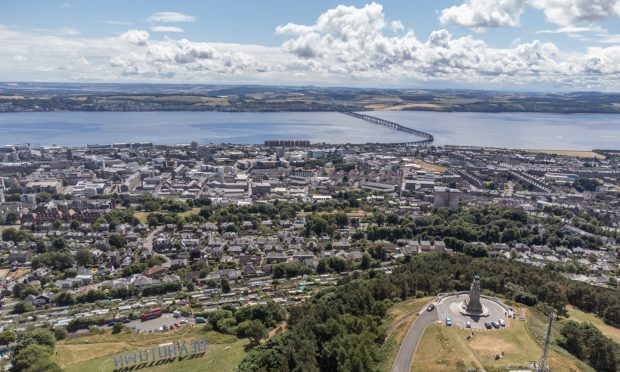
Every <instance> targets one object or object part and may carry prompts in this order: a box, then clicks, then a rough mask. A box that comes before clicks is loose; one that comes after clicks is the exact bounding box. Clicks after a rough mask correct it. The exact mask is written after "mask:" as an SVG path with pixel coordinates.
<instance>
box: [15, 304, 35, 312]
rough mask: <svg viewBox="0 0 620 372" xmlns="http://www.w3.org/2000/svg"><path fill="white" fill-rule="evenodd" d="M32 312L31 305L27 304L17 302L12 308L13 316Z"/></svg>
mask: <svg viewBox="0 0 620 372" xmlns="http://www.w3.org/2000/svg"><path fill="white" fill-rule="evenodd" d="M32 310H34V308H33V307H32V305H30V304H27V303H25V302H18V303H16V304H15V306H13V311H12V313H13V314H23V313H27V312H30V311H32Z"/></svg>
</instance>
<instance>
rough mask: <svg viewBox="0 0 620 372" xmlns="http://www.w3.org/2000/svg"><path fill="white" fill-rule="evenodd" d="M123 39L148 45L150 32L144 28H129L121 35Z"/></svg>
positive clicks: (136, 43)
mask: <svg viewBox="0 0 620 372" xmlns="http://www.w3.org/2000/svg"><path fill="white" fill-rule="evenodd" d="M119 37H120V38H121V39H122V40H124V41H126V42H128V43H131V44H135V45H146V44H147V43H148V42H149V37H150V35H149V33H148V32H146V31H144V30H129V31H127V32H124V33H122V34H121V35H120V36H119Z"/></svg>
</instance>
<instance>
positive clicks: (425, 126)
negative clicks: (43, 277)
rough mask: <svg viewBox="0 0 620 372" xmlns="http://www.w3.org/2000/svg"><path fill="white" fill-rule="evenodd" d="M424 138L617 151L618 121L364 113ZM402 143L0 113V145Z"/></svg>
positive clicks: (350, 122) (369, 134) (231, 117)
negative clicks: (274, 141)
mask: <svg viewBox="0 0 620 372" xmlns="http://www.w3.org/2000/svg"><path fill="white" fill-rule="evenodd" d="M368 114H369V115H374V116H377V117H380V118H383V119H386V120H391V121H394V122H397V123H399V124H402V125H405V126H408V127H411V128H415V129H419V130H422V131H425V132H429V133H431V134H433V135H434V136H435V144H437V145H447V144H449V145H471V146H490V147H511V148H527V149H560V150H565V149H566V150H569V149H570V150H591V149H595V148H596V149H620V115H613V114H570V115H564V114H538V113H498V114H496V113H471V112H459V113H444V112H422V111H374V112H368ZM268 139H303V140H310V141H311V142H312V143H321V142H324V143H368V142H381V143H391V142H404V141H408V140H409V137H407V136H406V135H404V134H403V133H401V132H397V131H393V130H390V129H387V128H384V127H381V126H377V125H373V124H370V123H367V122H365V121H362V120H359V119H355V118H353V117H350V116H346V115H343V114H340V113H337V112H275V113H225V112H182V111H180V112H179V111H166V112H32V113H4V114H0V144H11V143H30V144H40V145H53V144H56V145H66V146H84V145H86V144H109V143H119V142H153V143H155V144H176V143H189V142H191V141H196V142H198V143H236V144H258V143H263V142H264V141H265V140H268Z"/></svg>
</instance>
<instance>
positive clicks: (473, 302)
mask: <svg viewBox="0 0 620 372" xmlns="http://www.w3.org/2000/svg"><path fill="white" fill-rule="evenodd" d="M465 309H466V310H467V312H468V313H469V314H482V313H483V312H484V311H483V310H482V304H481V303H480V277H479V276H478V275H476V276H475V277H474V281H473V282H472V283H471V287H470V288H469V298H468V299H466V300H465Z"/></svg>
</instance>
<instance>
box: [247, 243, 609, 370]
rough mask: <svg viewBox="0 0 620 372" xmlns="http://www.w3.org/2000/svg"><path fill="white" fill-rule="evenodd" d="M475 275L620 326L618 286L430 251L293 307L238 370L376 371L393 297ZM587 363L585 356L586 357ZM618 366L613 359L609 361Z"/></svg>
mask: <svg viewBox="0 0 620 372" xmlns="http://www.w3.org/2000/svg"><path fill="white" fill-rule="evenodd" d="M474 275H480V276H481V277H482V287H483V288H484V289H485V290H486V291H492V292H494V293H496V294H501V295H503V296H505V297H508V298H511V299H514V300H523V299H525V301H527V303H528V304H529V305H534V304H537V306H539V307H541V308H542V309H546V310H548V311H553V312H555V311H558V310H559V312H560V313H562V312H563V311H562V309H563V308H564V306H565V305H566V304H567V303H570V304H572V305H574V306H576V307H578V308H580V309H582V310H584V311H592V312H595V313H596V314H598V315H599V316H602V317H603V318H604V319H605V321H606V322H608V323H609V324H611V325H614V326H616V327H618V326H620V297H619V296H618V293H617V291H615V290H609V289H604V288H599V287H592V286H588V285H585V284H582V283H578V282H572V281H569V280H568V279H566V278H564V277H562V276H560V275H559V274H557V273H555V272H553V271H551V270H544V269H538V268H534V267H532V266H527V265H525V264H521V263H518V262H511V261H500V260H491V259H487V258H472V257H469V256H466V255H455V256H447V255H439V254H428V255H420V256H416V257H413V258H412V259H411V261H410V262H408V263H405V264H403V265H401V267H399V268H398V269H396V270H395V271H394V273H393V274H390V275H386V274H383V273H379V272H373V271H370V272H360V273H355V274H352V275H351V276H349V277H348V278H347V279H345V280H344V281H343V282H342V283H341V284H340V285H338V286H336V287H335V288H332V289H328V290H324V291H322V292H320V293H319V294H317V295H316V296H315V297H314V298H313V299H312V300H311V301H309V302H308V303H306V304H304V305H301V306H299V307H294V308H292V309H291V310H290V319H289V327H288V330H287V331H286V332H284V333H281V334H278V335H276V336H274V337H272V338H271V339H270V340H269V341H268V342H267V343H266V344H264V345H261V346H258V347H256V348H254V349H252V350H251V351H250V352H249V353H248V355H247V356H246V357H245V359H244V360H243V361H242V363H241V364H240V365H239V370H240V371H319V370H321V371H373V370H376V369H377V363H378V362H379V359H380V357H381V356H380V354H379V348H380V346H381V344H382V343H383V341H384V336H385V335H384V331H383V328H382V321H383V319H384V317H385V316H386V313H387V309H388V308H389V307H390V306H391V304H392V303H393V302H394V301H400V300H404V299H406V298H409V297H411V296H413V295H415V294H416V292H417V293H420V291H421V292H423V293H425V294H427V295H433V294H436V293H438V292H449V291H454V290H457V291H458V290H466V289H467V288H468V287H469V284H470V283H471V280H472V278H473V276H474ZM585 360H586V361H589V359H587V358H585ZM614 368H617V365H616V366H614Z"/></svg>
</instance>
